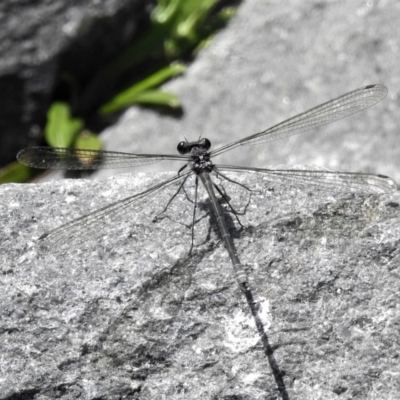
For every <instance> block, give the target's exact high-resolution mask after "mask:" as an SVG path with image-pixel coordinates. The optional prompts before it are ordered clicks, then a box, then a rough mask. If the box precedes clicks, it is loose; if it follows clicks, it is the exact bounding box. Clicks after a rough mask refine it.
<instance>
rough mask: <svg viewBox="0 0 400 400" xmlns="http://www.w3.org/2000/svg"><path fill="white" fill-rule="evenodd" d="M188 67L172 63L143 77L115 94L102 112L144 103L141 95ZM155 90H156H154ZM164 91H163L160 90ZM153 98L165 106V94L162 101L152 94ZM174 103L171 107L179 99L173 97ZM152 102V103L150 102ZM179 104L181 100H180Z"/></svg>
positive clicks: (153, 102) (101, 109)
mask: <svg viewBox="0 0 400 400" xmlns="http://www.w3.org/2000/svg"><path fill="white" fill-rule="evenodd" d="M185 69H186V67H185V66H184V65H183V64H181V63H175V64H171V65H169V66H167V67H165V68H162V69H161V70H159V71H157V72H156V73H154V74H153V75H150V76H149V77H148V78H146V79H143V80H142V81H140V82H139V83H136V84H134V85H133V86H131V87H130V88H128V89H126V90H124V91H123V92H121V93H119V94H118V95H117V96H115V97H114V98H113V99H112V100H111V101H109V102H108V103H106V104H105V105H103V106H102V107H101V108H100V110H99V112H100V113H101V114H109V113H112V112H116V111H119V110H121V109H123V108H126V107H128V106H130V105H132V104H138V103H142V101H138V99H139V98H140V96H139V95H141V94H142V93H144V92H148V91H149V89H151V88H154V87H156V86H159V85H160V84H161V83H163V82H165V81H166V80H167V79H169V78H171V77H173V76H175V75H178V74H180V73H182V72H183V71H185ZM152 92H154V91H152ZM160 93H163V92H160ZM152 98H153V100H152V101H151V103H152V104H157V105H162V106H165V105H166V104H165V101H166V100H165V99H166V96H165V95H160V97H159V98H160V103H157V102H156V99H157V96H154V94H153V95H152ZM171 102H172V104H174V105H172V106H171V107H176V104H177V101H176V99H171ZM149 104H150V103H149ZM178 105H179V102H178Z"/></svg>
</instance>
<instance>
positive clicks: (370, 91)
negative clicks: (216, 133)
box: [211, 85, 387, 156]
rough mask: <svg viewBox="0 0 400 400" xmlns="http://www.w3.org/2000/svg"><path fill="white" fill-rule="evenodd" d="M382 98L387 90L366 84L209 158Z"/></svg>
mask: <svg viewBox="0 0 400 400" xmlns="http://www.w3.org/2000/svg"><path fill="white" fill-rule="evenodd" d="M386 95H387V89H386V87H385V86H383V85H368V86H365V87H362V88H360V89H357V90H354V91H352V92H349V93H347V94H345V95H343V96H340V97H338V98H336V99H334V100H330V101H328V102H326V103H323V104H320V105H319V106H317V107H314V108H312V109H311V110H308V111H305V112H303V113H301V114H299V115H296V116H295V117H292V118H289V119H288V120H286V121H284V122H281V123H280V124H278V125H275V126H273V127H272V128H269V129H267V130H265V131H262V132H259V133H256V134H254V135H251V136H248V137H246V138H244V139H241V140H238V141H236V142H233V143H230V144H227V145H225V146H222V147H219V148H218V149H216V150H214V151H212V152H211V155H212V156H216V155H218V154H221V153H224V152H225V151H227V150H230V149H233V148H235V147H237V146H242V145H251V144H257V143H262V142H268V141H272V140H276V139H280V138H284V137H287V136H291V135H296V134H298V133H300V132H304V131H307V130H309V129H311V128H314V127H317V126H321V125H326V124H329V123H330V122H333V121H337V120H338V119H341V118H344V117H347V116H348V115H351V114H354V113H356V112H358V111H361V110H364V109H365V108H368V107H371V106H373V105H374V104H376V103H378V102H379V101H381V100H382V99H384V98H385V97H386Z"/></svg>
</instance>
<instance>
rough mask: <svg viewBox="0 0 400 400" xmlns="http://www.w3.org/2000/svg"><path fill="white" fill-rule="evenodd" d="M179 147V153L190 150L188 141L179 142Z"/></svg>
mask: <svg viewBox="0 0 400 400" xmlns="http://www.w3.org/2000/svg"><path fill="white" fill-rule="evenodd" d="M177 149H178V152H179V154H186V153H187V152H188V150H187V146H186V142H179V143H178V147H177Z"/></svg>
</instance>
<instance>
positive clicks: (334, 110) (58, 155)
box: [17, 85, 397, 291]
mask: <svg viewBox="0 0 400 400" xmlns="http://www.w3.org/2000/svg"><path fill="white" fill-rule="evenodd" d="M386 94H387V89H386V87H385V86H383V85H368V86H365V87H362V88H360V89H357V90H354V91H352V92H349V93H347V94H345V95H342V96H340V97H338V98H336V99H334V100H330V101H328V102H326V103H323V104H321V105H319V106H317V107H314V108H312V109H310V110H308V111H306V112H303V113H301V114H299V115H297V116H295V117H292V118H290V119H288V120H286V121H284V122H281V123H280V124H278V125H275V126H273V127H272V128H269V129H267V130H264V131H262V132H259V133H256V134H253V135H251V136H248V137H246V138H244V139H241V140H238V141H235V142H232V143H230V144H227V145H224V146H222V147H219V148H217V149H216V150H212V151H210V148H211V142H210V141H209V140H208V139H206V138H202V139H199V140H198V141H195V142H188V141H183V142H180V143H179V144H178V152H179V154H176V155H173V154H129V153H121V152H113V151H95V150H76V149H67V148H48V147H33V148H27V149H23V150H21V151H20V152H19V154H18V155H17V158H18V160H19V161H20V162H21V163H22V164H25V165H28V166H30V167H34V168H43V169H66V170H87V169H101V168H117V167H121V168H122V167H131V166H139V165H145V164H150V163H154V162H158V161H162V160H175V161H184V162H185V163H186V164H185V165H184V166H183V167H182V168H181V169H180V170H179V171H178V173H177V175H175V176H173V177H172V178H170V179H167V180H165V181H164V182H161V183H159V184H157V185H155V186H152V187H150V188H148V189H147V190H145V191H143V192H141V193H138V194H135V195H133V196H130V197H127V198H125V199H122V200H119V201H117V202H115V203H113V204H110V205H108V206H106V207H103V208H101V209H98V210H96V211H94V212H92V213H90V214H87V215H85V216H83V217H80V218H77V219H75V220H73V221H71V222H68V223H66V224H64V225H61V226H60V227H58V228H56V229H53V230H51V231H49V232H48V233H45V234H44V235H42V236H41V237H40V238H39V239H38V243H37V246H36V247H37V249H38V250H39V251H40V252H57V248H58V247H59V246H60V244H63V243H64V244H65V243H68V242H69V241H70V240H71V238H73V237H74V236H77V235H83V236H84V235H85V232H87V231H88V229H89V228H90V226H92V225H93V224H95V223H98V222H99V221H100V222H101V221H102V220H104V219H106V218H109V217H110V216H112V215H116V214H117V213H120V212H122V211H123V210H125V209H126V208H127V207H130V206H131V205H133V204H137V203H141V202H144V201H147V200H148V199H150V198H152V197H154V196H155V195H156V194H157V192H158V191H159V190H161V189H164V188H166V187H168V186H170V185H178V190H177V191H176V193H175V195H174V196H172V198H171V199H170V201H169V202H168V204H166V206H165V208H167V207H168V206H169V205H170V203H171V202H172V201H173V199H174V198H175V197H176V195H177V193H178V192H179V191H180V190H181V189H182V187H183V185H184V183H185V182H186V181H187V179H188V178H189V177H190V176H192V175H194V176H195V202H196V199H197V186H198V180H199V178H200V180H201V181H202V183H203V185H204V186H205V188H206V191H207V194H208V197H209V201H210V205H211V208H212V210H213V213H214V215H215V217H216V221H217V224H218V227H219V231H220V235H221V239H222V240H223V242H224V244H225V247H226V249H227V251H228V254H229V256H230V259H231V261H232V264H233V268H234V271H235V274H236V278H237V280H238V283H239V286H240V287H241V289H242V290H244V291H246V290H247V289H248V280H247V276H246V273H245V270H244V268H243V266H242V264H241V262H240V260H239V257H238V255H237V252H236V249H235V246H234V242H233V239H232V237H231V235H230V232H229V229H228V225H227V223H226V220H225V217H224V211H223V208H222V207H221V204H220V200H219V199H218V197H217V195H216V193H218V194H219V196H220V197H222V198H223V199H225V200H227V198H226V196H225V194H224V193H223V191H222V190H221V189H220V188H219V187H218V185H216V184H215V183H214V182H213V180H212V179H211V175H218V176H219V177H222V178H224V179H226V180H228V181H230V182H234V181H232V179H231V178H230V177H228V176H226V175H225V172H229V171H232V172H239V173H257V174H262V175H263V176H264V177H265V178H266V180H269V181H280V182H281V181H283V182H285V181H291V182H299V183H301V184H303V185H314V187H318V188H319V189H322V190H332V191H346V192H347V191H349V192H360V193H389V192H392V191H394V190H396V189H397V185H396V183H395V182H394V181H393V180H392V179H391V178H389V177H387V176H383V175H374V174H367V173H350V172H336V171H320V170H296V169H263V168H248V167H239V166H235V165H216V164H213V163H212V161H211V158H212V157H215V156H218V155H220V154H222V153H225V152H226V151H228V150H232V149H234V148H236V147H238V146H244V145H255V144H260V143H263V142H268V141H272V140H276V139H281V138H284V137H288V136H291V135H295V134H297V133H300V132H304V131H307V130H309V129H311V128H314V127H318V126H321V125H325V124H328V123H330V122H333V121H336V120H339V119H341V118H344V117H347V116H348V115H351V114H354V113H356V112H358V111H361V110H363V109H366V108H368V107H371V106H372V105H374V104H376V103H378V102H379V101H381V100H382V99H383V98H384V97H385V96H386ZM238 184H240V183H238ZM242 186H243V185H242ZM248 190H250V189H248ZM195 212H196V205H195V206H194V211H193V221H195ZM193 226H194V224H193V225H192V229H193ZM192 243H193V230H192Z"/></svg>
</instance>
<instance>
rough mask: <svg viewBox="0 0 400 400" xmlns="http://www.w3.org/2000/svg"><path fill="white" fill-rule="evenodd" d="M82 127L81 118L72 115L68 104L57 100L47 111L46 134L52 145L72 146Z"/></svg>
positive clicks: (48, 141)
mask: <svg viewBox="0 0 400 400" xmlns="http://www.w3.org/2000/svg"><path fill="white" fill-rule="evenodd" d="M82 127H83V121H82V120H81V119H78V118H72V117H71V112H70V108H69V105H68V104H66V103H62V102H55V103H53V104H52V105H51V107H50V109H49V111H48V112H47V124H46V126H45V130H44V134H45V138H46V140H47V143H48V144H49V145H50V146H53V147H70V146H71V145H72V143H73V141H74V138H75V136H76V134H77V133H78V132H79V131H80V130H81V129H82Z"/></svg>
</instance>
